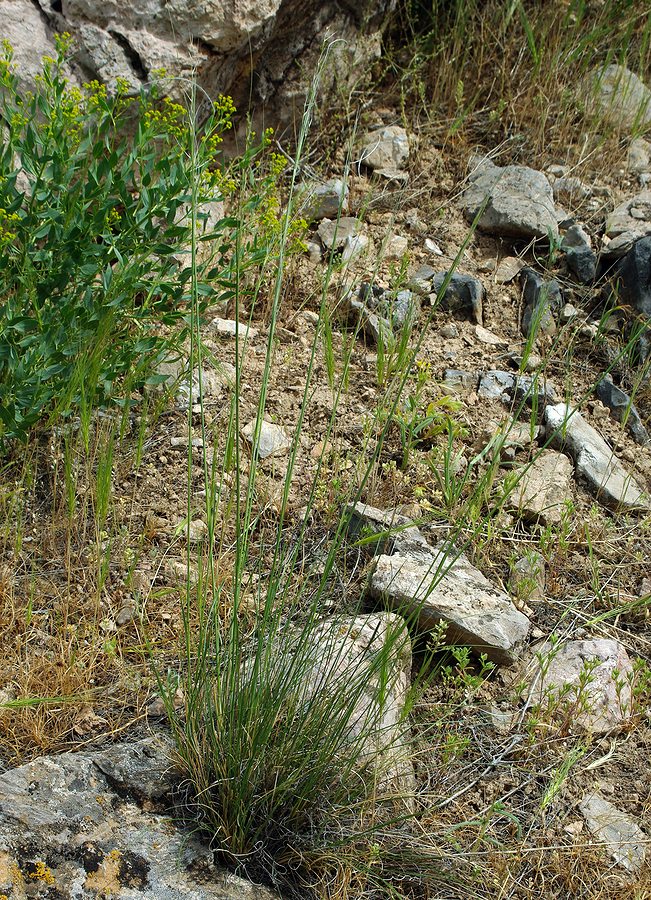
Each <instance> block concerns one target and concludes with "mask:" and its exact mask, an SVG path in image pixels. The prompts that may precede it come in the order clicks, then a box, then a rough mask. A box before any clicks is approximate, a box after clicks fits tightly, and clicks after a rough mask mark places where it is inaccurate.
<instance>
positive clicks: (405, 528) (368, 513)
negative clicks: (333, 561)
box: [346, 503, 429, 554]
mask: <svg viewBox="0 0 651 900" xmlns="http://www.w3.org/2000/svg"><path fill="white" fill-rule="evenodd" d="M346 512H347V514H348V526H347V528H348V534H349V535H350V537H351V538H353V539H354V540H358V539H360V538H364V539H366V538H368V537H369V532H370V534H373V535H375V537H376V538H377V542H376V543H375V545H374V547H373V550H374V552H375V553H376V554H379V553H394V552H395V551H396V550H403V551H404V552H409V549H410V548H411V547H412V546H415V547H424V548H426V549H429V544H428V542H427V539H426V537H425V536H424V535H423V534H422V532H421V531H420V529H419V528H418V527H417V526H416V525H415V524H414V522H413V520H412V519H410V518H409V517H408V516H403V515H401V514H400V513H399V512H397V511H396V510H394V509H389V510H384V509H377V508H376V507H375V506H369V505H368V504H366V503H355V504H348V506H347V507H346Z"/></svg>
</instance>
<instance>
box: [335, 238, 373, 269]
mask: <svg viewBox="0 0 651 900" xmlns="http://www.w3.org/2000/svg"><path fill="white" fill-rule="evenodd" d="M370 244H371V242H370V239H369V238H368V237H367V236H366V235H365V234H352V235H349V236H348V237H347V238H346V240H345V241H344V246H343V249H342V251H341V259H342V261H343V262H350V261H351V260H353V259H355V257H356V256H361V255H362V254H363V253H364V251H365V250H367V249H368V248H369V247H370Z"/></svg>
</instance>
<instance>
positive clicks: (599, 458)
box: [545, 403, 649, 509]
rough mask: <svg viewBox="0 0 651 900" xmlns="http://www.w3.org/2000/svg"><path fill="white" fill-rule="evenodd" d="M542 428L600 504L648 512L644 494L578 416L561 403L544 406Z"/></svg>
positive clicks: (647, 501) (577, 413) (604, 444)
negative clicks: (563, 452)
mask: <svg viewBox="0 0 651 900" xmlns="http://www.w3.org/2000/svg"><path fill="white" fill-rule="evenodd" d="M545 427H546V429H547V434H548V435H551V443H552V445H553V446H555V447H557V448H559V449H563V450H566V451H567V452H568V453H569V454H570V456H572V458H573V459H574V462H575V464H576V470H577V472H578V474H579V475H581V476H582V477H583V478H584V479H585V480H586V482H587V483H588V485H589V486H590V487H591V489H592V490H593V491H594V493H595V495H596V497H597V500H599V502H600V503H603V504H604V505H605V506H610V507H614V508H623V509H648V508H649V497H648V494H647V493H646V492H645V491H644V490H643V489H642V487H641V486H640V485H639V484H638V482H637V481H636V480H635V479H634V478H633V476H632V475H630V474H629V473H628V472H627V471H626V469H625V468H624V466H623V465H622V463H621V462H620V460H619V459H618V458H617V457H616V456H615V454H614V453H613V452H612V450H611V449H610V447H609V446H608V444H607V443H606V441H605V440H604V439H603V438H602V436H601V435H600V434H599V432H598V431H597V430H596V429H595V428H593V427H592V425H589V424H588V423H587V422H586V421H585V419H584V418H583V416H582V415H581V414H580V413H579V412H577V411H576V410H573V409H572V408H571V407H570V406H568V405H567V404H565V403H558V404H556V405H555V406H547V407H546V408H545Z"/></svg>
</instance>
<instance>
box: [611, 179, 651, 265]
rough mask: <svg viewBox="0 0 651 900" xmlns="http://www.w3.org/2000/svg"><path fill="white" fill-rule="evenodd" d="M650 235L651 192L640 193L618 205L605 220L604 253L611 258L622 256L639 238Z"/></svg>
mask: <svg viewBox="0 0 651 900" xmlns="http://www.w3.org/2000/svg"><path fill="white" fill-rule="evenodd" d="M648 234H651V191H648V190H645V191H640V193H639V194H636V195H635V196H634V197H631V198H630V199H629V200H625V201H624V202H623V203H620V204H619V206H617V207H615V209H614V210H613V211H612V212H611V213H610V215H609V216H608V217H607V219H606V237H607V238H609V239H610V240H609V241H608V242H607V243H606V244H605V247H604V251H605V252H606V253H607V254H608V255H611V256H614V255H618V256H623V255H624V254H625V253H627V252H628V251H629V250H630V249H631V247H632V246H633V245H634V244H635V242H636V241H638V240H639V239H640V238H643V237H645V236H646V235H648Z"/></svg>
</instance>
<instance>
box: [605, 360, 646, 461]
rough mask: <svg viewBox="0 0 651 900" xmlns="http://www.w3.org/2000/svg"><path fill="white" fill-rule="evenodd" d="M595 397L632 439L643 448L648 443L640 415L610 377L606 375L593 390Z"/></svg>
mask: <svg viewBox="0 0 651 900" xmlns="http://www.w3.org/2000/svg"><path fill="white" fill-rule="evenodd" d="M595 393H596V395H597V397H598V398H599V399H600V400H601V402H602V403H604V404H605V405H606V406H607V407H608V409H609V410H610V411H611V413H612V414H613V416H614V417H615V418H616V419H617V421H618V422H622V423H623V424H625V425H626V426H627V428H628V430H629V431H630V432H631V435H632V437H633V439H634V440H635V441H636V442H637V443H638V444H640V445H641V446H643V447H646V446H648V445H649V443H650V438H649V433H648V431H647V430H646V428H645V427H644V425H643V424H642V420H641V419H640V414H639V413H638V411H637V409H636V408H635V406H634V405H633V402H632V401H631V398H630V397H629V396H628V394H627V393H626V392H625V391H623V390H622V389H621V388H619V387H617V385H615V384H613V380H612V378H611V377H610V375H606V376H605V377H604V378H602V379H601V381H600V382H599V383H598V384H597V386H596V388H595Z"/></svg>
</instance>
